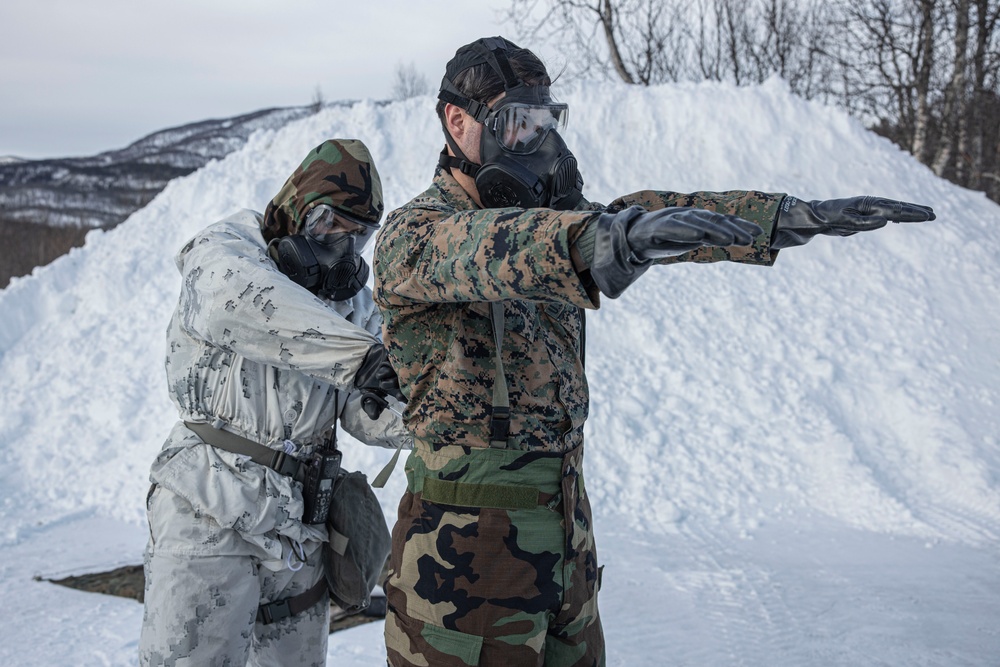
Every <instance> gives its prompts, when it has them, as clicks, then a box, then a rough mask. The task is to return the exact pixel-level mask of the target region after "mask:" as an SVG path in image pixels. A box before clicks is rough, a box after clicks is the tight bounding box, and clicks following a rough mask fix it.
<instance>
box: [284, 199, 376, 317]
mask: <svg viewBox="0 0 1000 667" xmlns="http://www.w3.org/2000/svg"><path fill="white" fill-rule="evenodd" d="M338 216H339V217H341V218H343V219H344V220H345V221H346V225H345V223H344V221H338V220H337V217H338ZM348 226H349V227H351V229H352V231H345V230H344V228H345V227H348ZM374 232H375V226H373V225H371V223H368V222H365V221H361V220H356V219H353V218H348V217H347V216H345V215H344V214H343V213H341V212H340V211H335V210H334V209H333V207H331V206H328V205H325V204H322V205H319V206H316V207H314V208H313V210H312V211H310V212H309V215H308V216H307V217H306V222H305V225H304V228H303V230H302V233H301V234H292V235H289V236H283V237H281V238H278V239H274V240H273V241H271V243H270V244H269V246H268V253H269V254H270V255H271V257H272V259H274V261H275V263H277V265H278V269H279V270H280V271H281V272H282V273H284V274H285V275H287V276H288V277H289V278H291V279H292V281H293V282H295V283H297V284H299V285H301V286H303V287H305V288H306V289H307V290H309V291H310V292H312V293H313V294H316V295H317V296H319V297H321V298H324V299H330V300H331V301H347V300H348V299H351V298H353V297H354V296H355V295H356V294H357V293H358V292H360V291H361V290H362V289H363V288H364V286H365V283H366V282H368V273H369V268H368V263H367V262H366V261H365V260H364V259H363V258H362V257H361V252H362V251H363V250H364V248H365V246H366V245H367V243H368V241H369V240H370V239H371V237H372V236H373V235H374Z"/></svg>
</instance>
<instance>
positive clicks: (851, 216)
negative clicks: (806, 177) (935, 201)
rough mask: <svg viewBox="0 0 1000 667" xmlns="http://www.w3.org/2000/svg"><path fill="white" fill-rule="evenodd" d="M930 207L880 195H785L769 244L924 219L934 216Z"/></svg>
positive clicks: (787, 245) (799, 242)
mask: <svg viewBox="0 0 1000 667" xmlns="http://www.w3.org/2000/svg"><path fill="white" fill-rule="evenodd" d="M935 217H936V216H935V215H934V209H932V208H931V207H929V206H922V205H920V204H911V203H909V202H904V201H897V200H895V199H886V198H884V197H871V196H865V197H848V198H847V199H829V200H826V201H821V200H814V201H810V202H806V201H802V200H801V199H798V198H796V197H785V201H783V202H782V203H781V208H780V209H779V210H778V221H777V224H776V225H775V230H774V235H773V236H772V237H771V248H773V249H775V250H778V249H781V248H791V247H792V246H797V245H805V244H806V243H808V242H809V241H810V240H811V239H812V238H813V237H814V236H817V235H819V234H824V235H826V236H850V235H852V234H857V233H858V232H868V231H872V230H875V229H880V228H882V227H885V226H886V224H887V223H889V222H927V221H929V220H934V219H935Z"/></svg>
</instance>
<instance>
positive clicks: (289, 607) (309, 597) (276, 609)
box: [257, 577, 326, 625]
mask: <svg viewBox="0 0 1000 667" xmlns="http://www.w3.org/2000/svg"><path fill="white" fill-rule="evenodd" d="M325 596H326V577H320V578H319V581H317V582H316V583H315V584H313V586H312V588H310V589H309V590H307V591H305V592H303V593H299V594H298V595H293V596H292V597H290V598H285V599H283V600H275V601H274V602H268V603H267V604H262V605H261V606H260V607H258V608H257V622H258V623H263V624H264V625H269V624H271V623H276V622H278V621H281V620H283V619H286V618H289V617H291V616H296V615H298V614H301V613H302V612H304V611H306V610H307V609H309V608H310V607H312V606H313V605H314V604H316V603H318V602H319V601H320V600H322V599H323V598H324V597H325Z"/></svg>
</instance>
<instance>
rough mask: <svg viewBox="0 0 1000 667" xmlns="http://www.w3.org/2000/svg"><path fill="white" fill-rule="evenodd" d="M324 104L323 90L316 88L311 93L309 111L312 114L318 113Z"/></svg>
mask: <svg viewBox="0 0 1000 667" xmlns="http://www.w3.org/2000/svg"><path fill="white" fill-rule="evenodd" d="M325 104H326V99H325V98H324V97H323V89H322V88H320V87H319V86H316V90H315V91H313V98H312V104H310V105H309V110H310V111H312V112H313V113H319V112H320V111H321V110H322V109H323V105H325Z"/></svg>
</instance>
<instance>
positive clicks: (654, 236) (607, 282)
mask: <svg viewBox="0 0 1000 667" xmlns="http://www.w3.org/2000/svg"><path fill="white" fill-rule="evenodd" d="M589 224H590V225H596V232H597V233H596V236H595V238H594V257H593V260H591V261H590V275H591V277H592V278H593V279H594V282H595V283H597V287H598V288H599V289H600V290H601V293H602V294H604V295H606V296H608V297H610V298H612V299H614V298H617V297H618V296H620V295H621V293H622V292H624V291H625V288H626V287H628V286H629V285H631V284H632V283H633V282H635V281H636V280H637V279H638V278H639V276H641V275H642V274H643V273H645V272H646V269H648V268H649V267H650V266H651V265H652V263H653V260H654V259H659V258H662V257H674V256H676V255H683V254H684V253H686V252H689V251H691V250H695V249H697V248H700V247H702V246H719V247H727V246H748V245H750V244H752V243H753V240H754V237H755V236H757V235H759V234H763V233H764V230H763V229H761V228H760V227H759V226H757V225H756V224H754V223H752V222H750V221H749V220H744V219H743V218H738V217H736V216H734V215H725V214H722V213H715V212H713V211H706V210H705V209H700V208H686V207H680V206H675V207H671V208H662V209H657V210H655V211H646V210H645V209H644V208H642V207H641V206H632V207H631V208H627V209H625V210H624V211H620V212H618V213H602V214H600V215H599V216H598V217H597V218H595V219H594V220H592V221H591V222H590V223H589Z"/></svg>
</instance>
